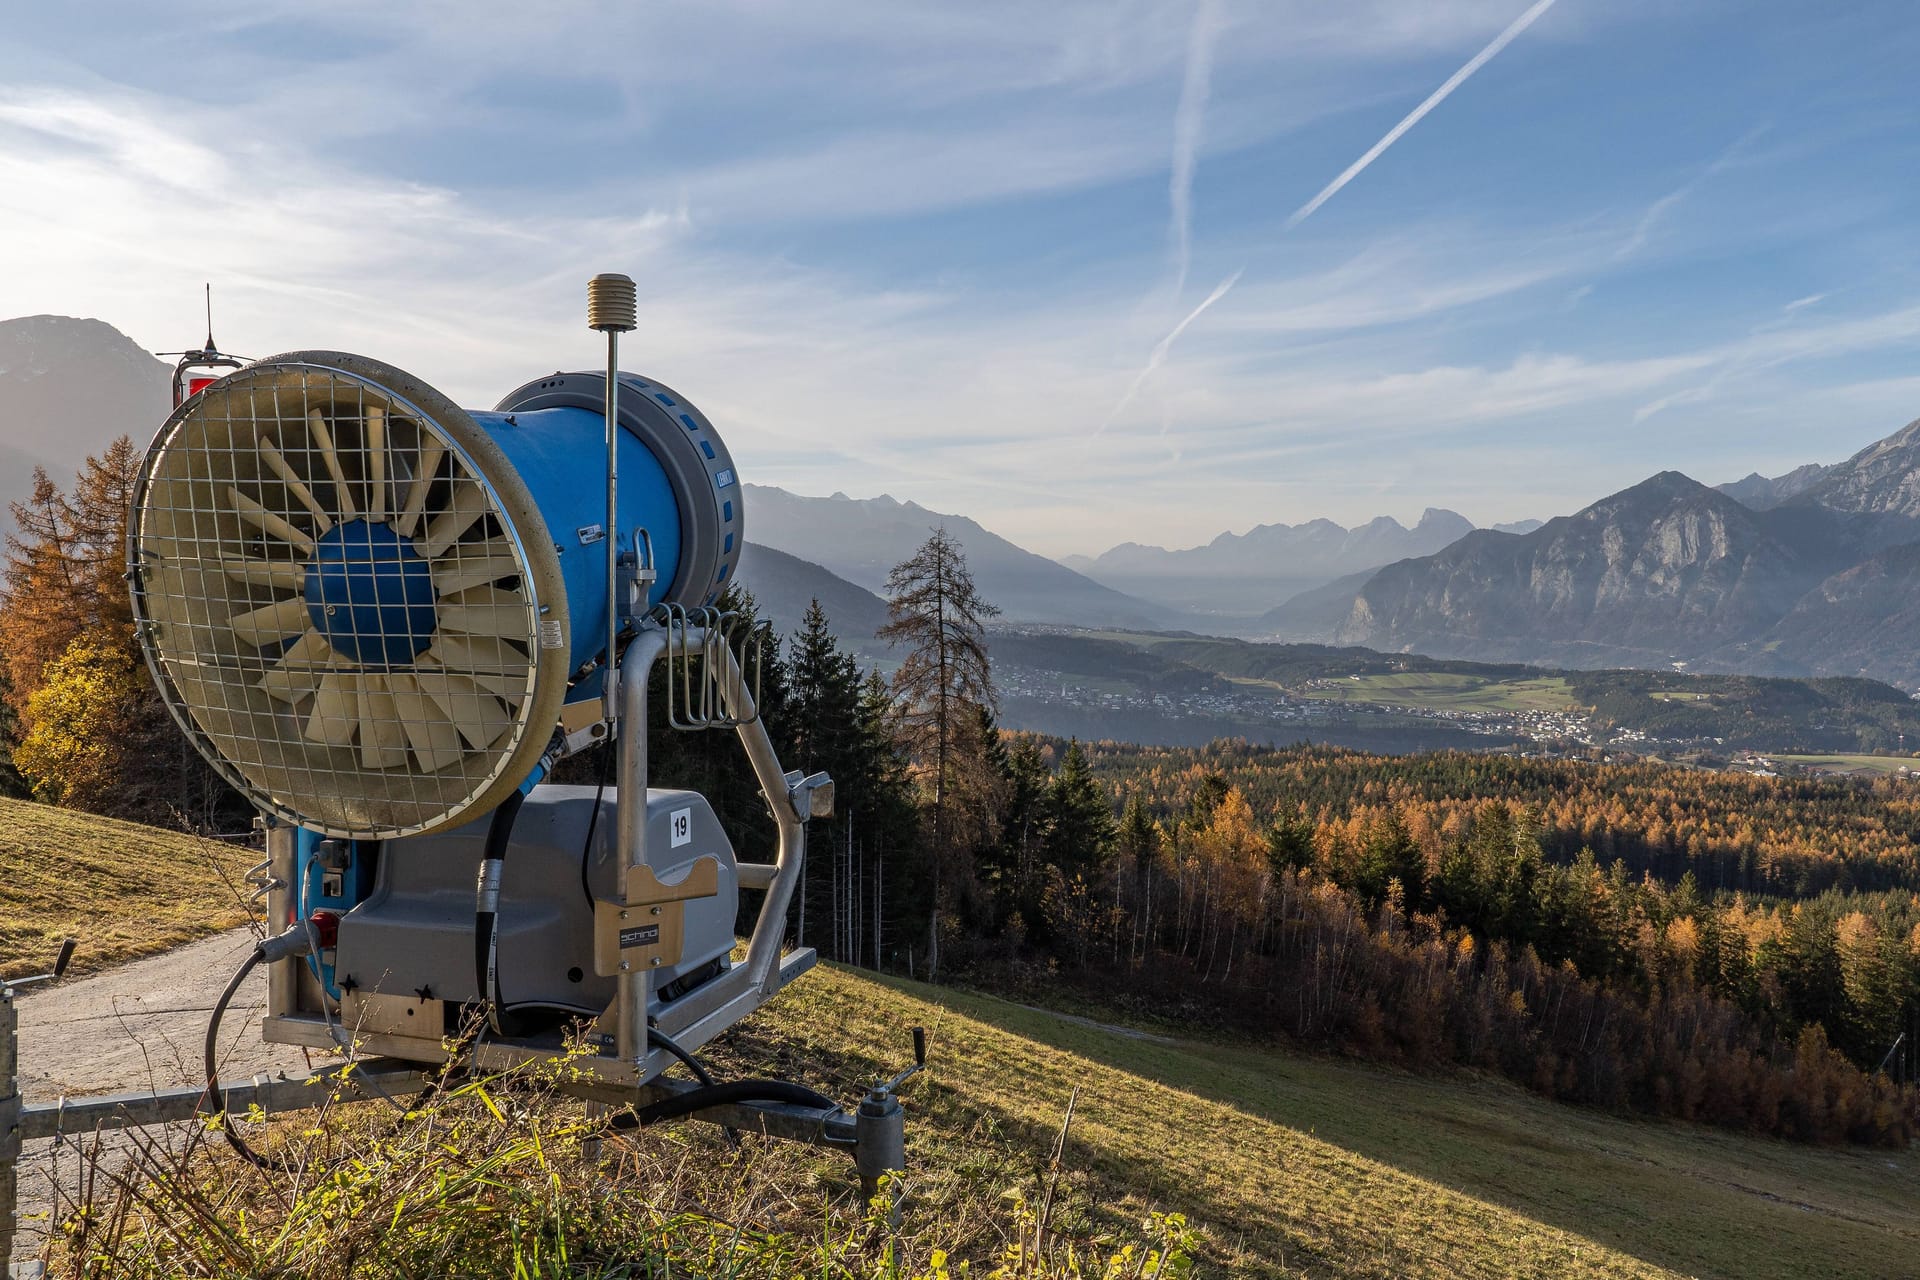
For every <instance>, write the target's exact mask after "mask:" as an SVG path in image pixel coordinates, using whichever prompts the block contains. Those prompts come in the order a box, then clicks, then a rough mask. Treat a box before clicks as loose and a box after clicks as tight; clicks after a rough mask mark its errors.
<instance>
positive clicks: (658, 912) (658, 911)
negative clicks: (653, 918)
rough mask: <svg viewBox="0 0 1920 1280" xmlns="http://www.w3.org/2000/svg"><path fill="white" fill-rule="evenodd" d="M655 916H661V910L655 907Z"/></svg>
mask: <svg viewBox="0 0 1920 1280" xmlns="http://www.w3.org/2000/svg"><path fill="white" fill-rule="evenodd" d="M653 914H654V915H659V914H660V908H658V907H655V908H654V909H653Z"/></svg>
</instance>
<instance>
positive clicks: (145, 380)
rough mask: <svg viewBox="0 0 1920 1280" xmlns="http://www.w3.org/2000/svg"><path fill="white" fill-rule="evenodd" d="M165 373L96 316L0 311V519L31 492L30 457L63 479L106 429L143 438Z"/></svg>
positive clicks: (166, 396)
mask: <svg viewBox="0 0 1920 1280" xmlns="http://www.w3.org/2000/svg"><path fill="white" fill-rule="evenodd" d="M171 379H172V369H171V368H170V367H169V366H168V365H166V364H164V363H162V362H161V361H159V360H156V359H155V358H154V357H153V355H152V354H151V353H149V352H147V351H144V350H142V349H141V347H140V346H139V345H138V344H137V343H135V342H134V340H133V339H131V338H129V337H127V336H126V335H125V334H124V333H121V332H120V331H119V330H118V329H115V328H114V327H113V326H112V325H110V324H107V323H106V322H105V321H103V320H79V319H75V318H73V317H71V316H25V317H22V318H20V319H17V320H0V523H9V522H6V520H5V513H6V511H7V504H9V503H13V502H19V501H21V500H23V499H25V498H26V497H28V496H29V495H31V494H32V492H33V470H34V468H35V467H44V468H46V470H47V472H48V474H49V475H51V476H52V477H53V479H54V482H55V483H57V484H59V485H61V486H62V487H64V486H66V484H67V483H68V482H69V481H71V480H72V479H73V473H74V471H75V470H76V469H77V468H78V467H79V465H80V463H81V462H82V461H83V460H84V459H85V458H86V456H87V455H88V454H89V453H97V452H99V451H100V450H101V449H102V448H104V447H105V446H106V444H107V443H108V442H109V441H110V440H112V439H113V438H114V437H115V436H119V435H122V434H125V435H131V436H132V437H133V438H134V440H135V441H136V442H137V443H139V444H143V445H144V444H145V443H146V442H147V441H148V439H150V438H151V437H152V435H153V433H154V432H155V431H156V430H158V429H159V427H160V424H161V422H163V421H164V420H165V419H166V416H167V407H168V402H169V400H170V397H171V390H170V388H171V385H172V382H171ZM9 527H11V526H10V523H9Z"/></svg>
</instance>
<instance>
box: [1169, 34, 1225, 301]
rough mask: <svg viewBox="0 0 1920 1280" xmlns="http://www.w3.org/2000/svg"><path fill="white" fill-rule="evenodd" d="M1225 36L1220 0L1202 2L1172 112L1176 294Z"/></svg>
mask: <svg viewBox="0 0 1920 1280" xmlns="http://www.w3.org/2000/svg"><path fill="white" fill-rule="evenodd" d="M1219 34H1220V5H1219V2H1218V0H1200V3H1199V4H1198V5H1197V6H1196V7H1195V9H1194V11H1193V27H1192V29H1191V30H1190V31H1189V32H1188V34H1187V69H1186V74H1185V75H1184V76H1183V77H1182V78H1181V81H1180V103H1179V105H1178V106H1177V107H1175V108H1174V112H1173V169H1172V172H1171V174H1170V175H1169V176H1168V179H1167V202H1168V204H1169V206H1170V212H1171V214H1172V218H1171V223H1170V225H1169V226H1168V228H1167V231H1168V238H1169V239H1170V240H1171V241H1172V242H1173V245H1172V247H1173V275H1174V281H1173V296H1174V297H1176V298H1177V297H1179V296H1180V292H1181V290H1183V289H1185V288H1186V287H1187V265H1188V263H1189V261H1190V260H1191V258H1192V234H1191V231H1192V225H1193V167H1194V159H1195V154H1196V153H1197V152H1198V151H1199V148H1200V128H1201V125H1202V124H1203V123H1204V122H1205V120H1206V115H1207V95H1208V93H1209V92H1210V90H1211V87H1212V77H1213V43H1214V39H1215V38H1216V37H1217V36H1218V35H1219Z"/></svg>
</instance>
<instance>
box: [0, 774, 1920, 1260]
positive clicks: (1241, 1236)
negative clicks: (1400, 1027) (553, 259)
mask: <svg viewBox="0 0 1920 1280" xmlns="http://www.w3.org/2000/svg"><path fill="white" fill-rule="evenodd" d="M248 861H249V858H248V855H246V854H245V853H243V852H239V851H235V850H232V849H229V848H225V847H223V846H218V845H214V844H212V843H211V842H205V841H200V840H195V839H192V838H190V837H185V836H179V835H174V834H170V833H166V832H159V831H153V830H150V829H148V828H144V827H138V826H133V825H131V824H126V823H115V822H107V821H103V820H101V819H97V818H92V817H88V816H85V815H80V814H73V813H68V812H65V811H62V810H57V809H49V808H46V807H44V806H39V805H32V804H22V803H18V802H5V801H0V964H7V965H9V966H10V967H11V968H12V969H13V970H14V971H18V970H20V969H21V968H24V967H31V966H30V965H22V964H21V963H20V960H21V958H22V957H26V958H28V959H30V960H33V961H37V960H39V959H40V958H41V957H43V956H44V955H46V954H50V952H51V949H52V946H53V941H54V940H55V939H57V938H58V937H59V936H61V935H62V934H64V933H66V932H70V931H73V932H79V933H80V934H82V936H84V937H85V938H86V940H87V947H86V950H85V951H84V952H83V955H84V956H85V957H86V959H87V960H88V961H89V962H90V963H92V964H94V965H100V964H104V963H107V962H109V961H111V960H113V959H119V958H125V957H128V956H132V955H137V954H142V953H145V952H151V951H155V950H160V949H164V948H165V947H167V946H170V945H173V944H175V943H177V942H179V941H182V940H185V939H187V938H191V937H193V936H196V935H198V934H202V933H205V932H208V931H210V930H212V929H215V928H219V927H223V926H225V925H228V924H231V923H235V922H237V921H238V919H239V913H238V911H237V910H236V909H235V908H234V907H233V905H232V903H233V901H234V899H233V895H232V893H231V892H230V891H229V890H228V889H227V888H226V887H225V883H224V882H223V880H222V877H221V875H220V874H219V872H220V871H221V870H224V872H225V873H226V875H228V876H232V877H237V876H238V875H239V874H240V872H241V871H242V870H243V869H244V867H245V864H246V863H247V862H248ZM130 921H137V922H138V923H129V922H130ZM916 1023H918V1024H923V1025H925V1026H927V1027H928V1028H930V1030H931V1031H932V1033H933V1056H934V1070H933V1072H932V1074H931V1076H930V1078H927V1079H924V1080H922V1081H920V1082H918V1083H916V1084H914V1085H912V1086H910V1091H909V1094H908V1098H909V1102H910V1106H911V1109H912V1112H913V1119H912V1122H911V1129H910V1133H911V1143H912V1148H913V1158H914V1163H915V1166H916V1169H917V1170H918V1171H919V1172H918V1174H917V1180H918V1181H919V1182H920V1183H921V1184H922V1186H923V1196H924V1198H923V1200H922V1201H921V1210H920V1212H921V1213H923V1214H925V1215H927V1216H928V1217H932V1218H936V1219H937V1220H938V1221H949V1222H953V1223H959V1222H965V1221H975V1222H977V1221H979V1220H980V1219H981V1217H982V1208H981V1206H982V1202H983V1201H984V1202H991V1201H992V1200H993V1198H995V1197H997V1196H998V1195H999V1193H1000V1192H1001V1191H1002V1190H1004V1189H1005V1187H1006V1185H1007V1183H1008V1182H1009V1181H1010V1180H1011V1181H1014V1182H1025V1183H1026V1184H1027V1185H1028V1186H1029V1187H1031V1186H1033V1185H1035V1184H1036V1183H1037V1182H1038V1180H1039V1177H1040V1175H1041V1169H1042V1166H1043V1163H1044V1160H1045V1153H1046V1151H1047V1150H1048V1148H1049V1146H1050V1144H1051V1140H1052V1136H1053V1133H1054V1131H1055V1130H1056V1128H1057V1126H1058V1124H1059V1121H1060V1116H1061V1113H1062V1111H1063V1110H1064V1108H1065V1105H1066V1100H1067V1096H1068V1094H1069V1092H1070V1091H1071V1090H1072V1089H1073V1088H1074V1087H1075V1086H1078V1087H1080V1088H1081V1090H1082V1093H1081V1097H1080V1102H1079V1107H1078V1111H1077V1114H1076V1121H1075V1125H1074V1129H1073V1141H1072V1142H1071V1143H1070V1144H1069V1148H1068V1165H1069V1172H1068V1174H1067V1177H1066V1182H1065V1185H1064V1195H1065V1208H1064V1210H1063V1215H1064V1216H1063V1219H1062V1225H1063V1226H1065V1227H1066V1228H1068V1229H1071V1230H1076V1231H1079V1232H1081V1233H1084V1234H1091V1233H1093V1232H1094V1231H1097V1230H1099V1229H1101V1228H1103V1227H1113V1226H1120V1225H1124V1224H1126V1223H1127V1222H1129V1221H1130V1220H1132V1219H1136V1218H1138V1217H1139V1216H1140V1215H1141V1214H1142V1213H1144V1212H1145V1211H1146V1210H1148V1209H1150V1208H1162V1209H1178V1210H1181V1211H1184V1212H1186V1213H1188V1214H1189V1215H1190V1216H1191V1217H1192V1218H1193V1219H1194V1220H1195V1221H1196V1223H1198V1224H1199V1225H1201V1226H1202V1227H1203V1228H1204V1230H1205V1232H1206V1234H1207V1238H1208V1240H1209V1253H1210V1255H1211V1257H1210V1261H1211V1263H1212V1264H1213V1265H1212V1266H1211V1267H1210V1268H1209V1270H1210V1271H1212V1272H1213V1273H1215V1274H1226V1273H1231V1274H1236V1275H1255V1276H1280V1275H1288V1276H1301V1275H1313V1276H1336V1275H1339V1276H1348V1275H1355V1276H1383V1277H1384V1276H1434V1277H1439V1276H1455V1275H1467V1276H1513V1277H1519V1276H1548V1275H1567V1276H1574V1275H1578V1276H1660V1275H1671V1274H1683V1275H1698V1276H1730V1277H1731V1276H1741V1277H1755V1278H1757V1280H1764V1278H1766V1277H1788V1276H1810V1275H1820V1276H1833V1277H1878V1276H1887V1277H1892V1276H1913V1275H1915V1274H1920V1158H1917V1157H1916V1156H1915V1154H1914V1153H1911V1152H1902V1153H1888V1152H1869V1151H1851V1150H1847V1151H1824V1150H1814V1149H1809V1148H1804V1147H1796V1146H1791V1145H1787V1144H1783V1143H1775V1142H1766V1141H1759V1140H1754V1139H1747V1138H1740V1137H1735V1136H1732V1135H1728V1134H1723V1133H1718V1132H1714V1131H1710V1130H1705V1129H1700V1128H1693V1127H1685V1126H1674V1125H1656V1124H1640V1123H1633V1122H1628V1121H1624V1120H1618V1119H1614V1118H1611V1117H1608V1116H1604V1115H1600V1114H1597V1113H1594V1112H1589V1111H1582V1110H1577V1109H1573V1108H1567V1107H1560V1106H1556V1105H1553V1104H1550V1103H1546V1102H1542V1101H1540V1100H1538V1099H1536V1098H1533V1097H1531V1096H1530V1095H1528V1094H1525V1093H1523V1092H1521V1091H1519V1090H1516V1089H1514V1088H1512V1087H1510V1086H1507V1085H1504V1084H1501V1083H1497V1082H1491V1081H1486V1080H1481V1079H1478V1078H1470V1077H1469V1078H1450V1079H1435V1078H1432V1077H1423V1076H1413V1075H1408V1074H1405V1073H1400V1072H1395V1071H1391V1070H1387V1069H1383V1068H1379V1067H1372V1066H1364V1065H1359V1064H1354V1063H1349V1062H1345V1061H1339V1060H1332V1059H1324V1058H1311V1057H1302V1056H1294V1055H1287V1054H1280V1053H1275V1052H1272V1051H1270V1050H1265V1049H1260V1048H1255V1047H1249V1046H1239V1045H1219V1044H1208V1043H1200V1042H1189V1041H1175V1042H1168V1041H1164V1040H1162V1039H1157V1038H1141V1037H1138V1036H1129V1035H1126V1034H1122V1033H1118V1032H1116V1031H1114V1030H1110V1029H1105V1028H1101V1027H1099V1026H1097V1025H1089V1024H1086V1023H1083V1022H1079V1021H1074V1020H1069V1019H1064V1018H1062V1017H1060V1016H1058V1015H1054V1014H1049V1013H1044V1012H1040V1011H1036V1010H1031V1009H1026V1008H1022V1007H1021V1006H1018V1005H1014V1004H1009V1003H1007V1002H1005V1001H1001V1000H996V999H993V998H991V997H988V996H982V995H977V994H972V993H967V992H960V991H952V990H945V989H937V988H932V987H928V986H925V985H923V984H915V983H910V982H906V981H903V980H899V979H893V978H880V979H876V978H874V977H872V976H870V975H865V974H859V973H855V972H850V971H845V970H839V969H834V968H829V967H823V968H822V969H820V970H819V971H817V972H815V973H813V974H811V975H809V976H807V977H806V978H804V979H802V980H801V981H800V982H799V983H797V984H796V985H795V986H793V987H792V988H790V989H789V990H787V991H786V992H784V993H782V995H781V996H780V997H779V998H778V999H777V1000H776V1001H775V1002H774V1003H773V1004H772V1005H770V1006H769V1007H768V1008H767V1009H766V1010H765V1011H763V1012H762V1013H761V1014H759V1015H757V1016H756V1017H754V1018H753V1019H751V1020H749V1022H748V1023H746V1024H745V1025H743V1026H742V1027H741V1028H739V1029H738V1030H737V1031H736V1032H735V1033H734V1034H733V1035H732V1036H731V1037H729V1039H730V1040H732V1041H733V1042H734V1045H733V1047H732V1048H731V1049H730V1050H726V1051H723V1053H722V1055H721V1056H722V1059H723V1061H728V1060H730V1061H728V1065H729V1066H730V1067H731V1068H733V1069H747V1068H751V1069H753V1070H755V1071H756V1072H765V1071H768V1070H779V1071H782V1072H787V1073H793V1074H797V1075H801V1076H811V1077H813V1078H815V1079H817V1080H818V1081H819V1082H820V1083H823V1084H828V1085H830V1086H832V1088H833V1089H834V1091H835V1093H836V1094H837V1095H839V1096H849V1095H850V1094H851V1091H852V1090H853V1089H855V1088H857V1087H858V1085H859V1084H860V1083H861V1082H862V1081H865V1080H871V1079H872V1078H874V1077H875V1076H876V1075H878V1074H883V1073H891V1071H893V1070H895V1069H897V1068H898V1066H899V1065H900V1064H901V1062H902V1061H903V1060H904V1059H905V1057H906V1053H907V1034H906V1029H907V1028H908V1027H909V1026H911V1025H914V1024H916ZM840 1163H842V1164H843V1163H844V1162H840ZM834 1168H835V1170H839V1164H836V1165H834ZM839 1171H840V1172H844V1171H843V1170H839ZM830 1176H831V1175H830ZM833 1180H834V1181H839V1180H840V1179H839V1178H834V1179H833Z"/></svg>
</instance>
